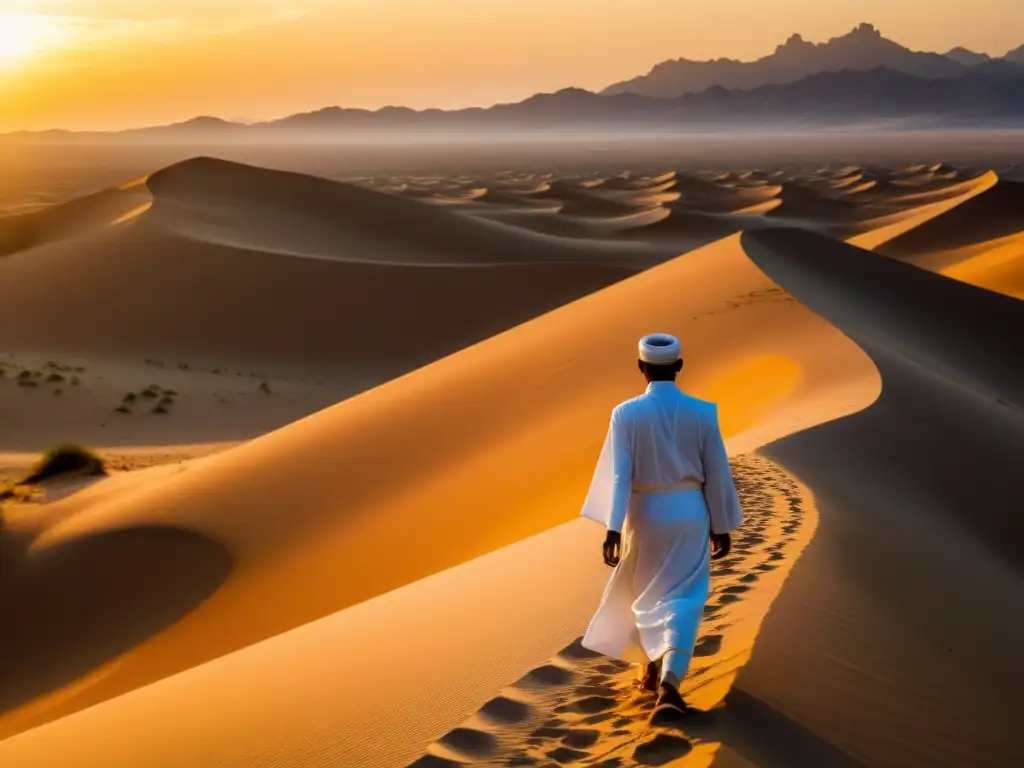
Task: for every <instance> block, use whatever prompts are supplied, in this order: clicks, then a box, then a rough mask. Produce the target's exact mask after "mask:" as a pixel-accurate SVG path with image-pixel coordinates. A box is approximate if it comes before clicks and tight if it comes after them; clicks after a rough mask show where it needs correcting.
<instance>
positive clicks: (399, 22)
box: [0, 0, 1024, 132]
mask: <svg viewBox="0 0 1024 768" xmlns="http://www.w3.org/2000/svg"><path fill="white" fill-rule="evenodd" d="M208 5H209V4H207V3H203V2H199V0H182V1H181V2H176V3H170V2H157V1H154V2H148V3H146V4H144V5H143V4H138V3H129V2H126V1H125V0H113V1H104V2H100V0H2V1H0V132H9V131H17V130H46V129H51V128H63V129H69V130H121V129H126V128H133V127H142V126H147V125H153V124H164V123H171V122H179V121H183V120H188V119H189V118H192V117H195V116H198V115H211V116H216V117H221V118H224V119H239V118H244V119H248V120H268V119H274V118H279V117H282V116H285V115H289V114H293V113H296V112H303V111H310V110H315V109H319V108H322V107H326V106H332V105H340V106H346V107H355V108H366V109H377V108H380V107H384V106H389V105H395V106H406V107H411V108H415V109H422V108H428V107H435V108H441V109H457V108H462V107H470V106H483V107H486V106H491V105H493V104H495V103H508V102H515V101H519V100H521V99H523V98H526V97H528V96H530V95H532V94H534V93H538V92H551V91H556V90H559V89H561V88H566V87H572V86H574V87H581V88H587V89H589V90H600V89H601V88H603V87H605V86H607V85H609V84H611V83H613V82H616V81H618V80H622V79H626V78H629V77H633V76H636V75H638V74H642V73H645V72H647V71H648V70H650V68H651V67H652V66H653V65H654V64H656V63H658V62H660V61H664V60H666V59H672V58H680V57H685V58H690V59H695V60H706V59H713V58H719V57H727V58H735V59H740V60H753V59H756V58H759V57H762V56H765V55H767V54H770V53H771V52H772V51H773V50H774V49H775V47H776V46H777V45H778V44H780V43H782V42H784V41H785V39H786V38H788V37H789V36H790V35H791V34H794V33H798V34H801V35H802V36H803V37H804V38H805V39H807V40H810V41H813V42H824V41H826V40H828V39H830V38H833V37H836V36H839V35H842V34H845V33H846V32H848V31H849V30H850V29H852V28H853V27H855V26H856V25H857V24H859V23H862V22H867V23H871V24H874V25H875V26H876V27H877V28H878V29H879V30H880V31H881V32H882V34H884V35H885V36H886V37H889V38H891V39H893V40H896V41H897V42H899V43H901V44H903V45H906V46H908V47H910V48H913V49H917V50H927V51H936V52H945V51H948V50H949V49H951V48H953V47H955V46H966V47H968V48H971V49H972V50H975V51H978V52H983V53H988V54H990V55H992V56H1002V55H1004V54H1005V53H1006V52H1007V51H1009V50H1011V49H1014V48H1016V47H1017V46H1019V45H1020V44H1021V43H1024V5H1022V4H1020V3H1019V2H1016V0H976V1H975V2H967V0H955V1H954V2H948V3H945V4H943V5H942V6H936V7H932V8H929V9H928V24H922V23H921V14H922V13H923V11H922V9H921V7H920V4H919V3H916V2H913V0H900V1H897V2H886V1H885V0H862V1H861V2H855V3H847V4H844V5H843V6H842V7H833V6H831V5H829V6H828V7H822V4H821V3H820V2H817V0H780V1H779V2H777V3H775V4H773V5H772V7H771V12H770V13H767V12H765V8H764V6H763V4H761V3H759V2H755V1H754V0H722V1H721V2H717V3H715V4H714V6H713V7H711V6H709V5H704V6H700V7H696V6H685V5H683V4H680V3H677V2H673V1H672V0H637V2H634V3H630V4H628V5H626V4H621V3H610V2H607V3H594V2H585V1H584V0H551V1H550V2H543V3H542V2H540V0H518V2H512V0H493V2H489V3H487V4H486V5H484V4H481V3H476V2H470V1H469V0H440V2H437V1H436V0H435V1H431V2H428V1H427V0H373V1H372V2H370V1H369V0H345V1H344V2H336V3H328V2H325V1H324V0H300V1H298V2H290V3H284V2H279V1H278V0H253V1H251V2H241V0H229V1H228V2H222V3H219V4H217V7H216V8H210V7H208ZM737 19H739V20H741V22H739V23H737V21H736V20H737ZM754 19H756V23H755V22H754ZM567 29H572V31H573V34H572V35H571V36H566V30H567Z"/></svg>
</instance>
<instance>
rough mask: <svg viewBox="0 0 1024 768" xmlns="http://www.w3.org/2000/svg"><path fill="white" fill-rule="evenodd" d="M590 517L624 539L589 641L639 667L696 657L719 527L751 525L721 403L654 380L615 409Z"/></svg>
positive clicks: (587, 509)
mask: <svg viewBox="0 0 1024 768" xmlns="http://www.w3.org/2000/svg"><path fill="white" fill-rule="evenodd" d="M582 514H583V516H584V517H588V518H590V519H591V520H594V521H596V522H598V523H601V524H602V525H604V526H606V527H607V528H608V529H609V530H612V531H620V532H622V534H623V547H622V553H621V555H622V559H621V562H620V563H619V565H618V567H616V569H615V570H614V572H613V573H612V576H611V579H610V580H609V582H608V586H607V588H606V589H605V593H604V597H603V598H602V599H601V604H600V606H599V607H598V609H597V613H596V614H595V615H594V618H593V620H592V621H591V623H590V627H589V628H588V629H587V633H586V635H585V636H584V638H583V645H584V646H585V647H586V648H589V649H591V650H593V651H597V652H599V653H603V654H605V655H607V656H610V657H612V658H617V659H621V660H623V661H627V662H632V663H635V664H646V663H647V662H648V661H653V660H657V659H660V658H661V657H662V656H663V655H664V654H665V653H666V652H667V651H669V650H675V651H680V652H683V653H686V654H688V655H692V653H693V646H694V644H695V643H696V640H697V631H698V628H699V626H700V621H701V617H702V616H703V611H704V604H705V602H707V598H708V589H709V579H710V564H709V542H708V533H709V527H710V530H712V531H714V532H715V533H726V532H728V531H731V530H732V529H734V528H736V527H738V526H739V525H740V524H741V523H742V522H743V515H742V511H741V510H740V504H739V499H738V497H737V495H736V487H735V485H734V483H733V479H732V473H731V471H730V468H729V459H728V457H727V455H726V452H725V444H724V442H723V440H722V434H721V431H720V429H719V426H718V411H717V408H716V407H715V405H714V404H713V403H708V402H704V401H702V400H697V399H696V398H693V397H689V396H688V395H685V394H684V393H682V392H681V391H680V390H679V388H678V387H676V385H675V383H673V382H654V383H652V384H651V385H650V386H648V387H647V391H646V393H644V394H643V395H641V396H640V397H637V398H634V399H632V400H628V401H626V402H625V403H622V404H621V405H619V406H618V407H617V408H615V410H614V411H613V412H612V418H611V424H610V425H609V428H608V436H607V437H606V439H605V443H604V447H603V448H602V450H601V456H600V458H599V459H598V462H597V469H596V470H595V472H594V478H593V480H592V482H591V485H590V492H589V493H588V494H587V499H586V501H585V502H584V505H583V512H582Z"/></svg>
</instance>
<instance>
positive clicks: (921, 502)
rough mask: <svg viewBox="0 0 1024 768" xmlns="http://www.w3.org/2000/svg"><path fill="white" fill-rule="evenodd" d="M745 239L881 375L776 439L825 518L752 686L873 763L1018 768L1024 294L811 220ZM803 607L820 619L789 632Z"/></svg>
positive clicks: (764, 643) (762, 647) (745, 676)
mask: <svg viewBox="0 0 1024 768" xmlns="http://www.w3.org/2000/svg"><path fill="white" fill-rule="evenodd" d="M745 242H746V243H747V248H748V251H749V252H750V254H751V256H752V257H753V258H754V260H755V261H756V262H757V263H758V264H759V265H760V266H761V267H762V268H764V269H765V270H766V271H767V272H768V273H769V274H770V275H772V276H773V277H774V278H775V279H777V280H779V281H780V282H781V283H782V284H784V285H785V286H786V287H787V288H788V289H790V290H791V291H793V293H794V294H795V295H796V296H797V297H798V298H801V299H802V300H804V301H806V302H807V303H808V304H809V306H810V307H811V308H812V309H815V310H816V311H818V312H820V313H821V314H822V315H823V316H825V317H826V318H828V319H830V320H832V321H833V322H835V323H836V324H837V325H839V326H840V327H841V328H843V329H844V330H845V331H846V332H847V333H848V334H849V335H850V336H851V338H853V339H854V340H855V341H857V342H858V343H859V344H860V345H861V346H862V347H863V348H864V349H865V350H866V351H867V352H868V353H869V354H871V356H872V358H873V359H874V361H875V363H876V365H877V366H878V368H879V371H880V373H881V375H882V387H883V389H882V396H881V398H880V400H879V401H878V402H877V403H876V404H875V405H873V406H872V407H871V408H869V409H867V410H865V411H863V412H862V413H859V414H857V415H855V416H852V417H850V418H849V419H844V420H840V421H836V422H833V423H830V424H827V425H824V426H822V427H818V428H816V429H812V430H810V431H808V432H806V433H803V434H800V435H794V436H792V437H789V438H786V439H785V440H782V441H781V442H779V443H776V444H775V445H773V446H770V447H769V448H768V455H770V456H771V457H773V458H775V459H776V460H778V461H781V462H782V463H783V464H784V465H786V466H787V467H790V468H791V469H792V470H793V471H794V472H795V473H796V474H797V476H798V477H800V478H801V480H803V481H804V482H806V483H808V484H809V485H810V486H811V488H812V489H814V491H815V495H816V496H817V498H818V503H819V506H820V507H821V509H822V517H821V520H822V522H821V526H820V529H819V532H818V534H817V535H816V537H815V539H814V541H813V542H812V543H811V545H810V547H809V548H808V551H807V553H806V554H805V555H804V558H803V560H802V561H801V563H800V564H799V565H798V567H797V568H796V569H794V572H793V575H792V577H791V580H790V584H791V585H790V584H787V588H786V591H785V592H783V594H782V596H781V598H780V600H779V601H777V603H776V607H774V608H773V613H772V616H770V617H769V620H768V621H767V622H766V624H765V631H764V633H763V635H762V637H761V639H760V640H759V641H758V648H757V652H755V654H754V657H753V659H752V662H751V664H750V665H749V666H748V667H747V668H746V669H745V670H744V672H743V673H742V674H741V676H740V679H739V684H740V685H741V686H742V687H744V688H746V689H747V690H749V691H750V692H751V693H753V694H754V695H761V696H765V697H768V696H770V700H771V701H772V702H773V703H775V704H776V705H777V706H779V707H780V708H781V709H782V710H783V711H785V712H787V713H790V714H791V715H793V714H797V715H798V716H799V719H800V720H801V721H802V722H803V723H805V724H806V725H808V726H809V727H811V728H812V729H813V730H814V731H815V732H816V733H819V734H821V735H824V736H826V737H827V738H829V740H830V741H832V742H833V743H835V744H837V745H839V746H841V747H843V748H844V749H846V750H847V751H849V752H850V753H851V754H854V755H858V756H860V757H861V758H862V759H863V760H864V761H866V762H867V763H869V764H893V765H897V764H900V765H910V764H915V765H916V764H921V765H925V764H927V765H961V764H984V765H1012V764H1013V763H1015V762H1016V761H1017V759H1018V757H1019V755H1020V750H1021V748H1022V747H1024V741H1022V740H1021V736H1020V733H1019V730H1018V729H1016V728H1014V727H1012V725H1011V724H1010V723H1011V719H1012V715H1011V712H1013V710H1014V706H1015V705H1014V701H1015V700H1016V699H1017V698H1018V696H1019V682H1020V681H1019V675H1017V674H1016V673H1010V674H1007V673H1008V672H1009V671H1011V670H1016V669H1018V668H1019V662H1018V660H1017V659H1016V651H1015V650H1014V649H1015V648H1017V647H1019V645H1020V643H1021V640H1022V639H1024V622H1022V619H1021V617H1022V614H1021V612H1020V610H1019V607H1020V606H1021V605H1022V604H1024V602H1022V601H1024V592H1022V588H1021V582H1020V578H1019V568H1020V565H1021V562H1022V560H1021V557H1022V554H1024V553H1022V550H1021V548H1020V546H1019V541H1020V533H1021V531H1020V519H1019V516H1018V515H1016V514H1015V513H1014V512H1013V510H1015V509H1017V508H1019V506H1020V489H1019V486H1018V484H1017V482H1016V478H1015V476H1014V472H1013V469H1012V467H1013V466H1014V464H1015V463H1016V458H1015V457H1016V456H1019V455H1021V451H1022V450H1024V429H1022V428H1024V420H1022V403H1024V389H1022V387H1021V379H1020V376H1019V374H1018V373H1017V372H1016V364H1015V362H1014V361H1015V360H1018V359H1020V356H1021V354H1022V353H1024V348H1022V346H1021V345H1022V339H1021V336H1020V334H1018V333H1015V331H1014V330H1013V329H1014V328H1016V327H1019V326H1020V324H1021V322H1022V320H1024V309H1022V306H1021V304H1020V302H1017V301H1014V300H1011V299H1008V298H1004V297H1002V296H998V295H995V294H991V293H988V292H986V291H980V290H978V289H975V288H973V287H971V286H967V285H963V284H960V283H957V282H955V281H952V280H948V279H944V278H942V277H939V276H933V275H930V274H928V273H925V272H922V271H920V270H916V269H915V268H913V267H910V266H907V265H902V264H899V263H896V262H894V261H891V260H886V259H883V258H881V257H875V256H872V255H870V254H867V253H865V252H863V251H859V250H857V249H853V248H850V247H844V246H842V245H840V244H835V243H831V242H829V241H827V240H823V239H821V238H818V237H815V236H813V235H810V234H805V233H798V232H781V231H777V232H760V233H755V234H751V235H749V236H747V237H745ZM863 478H870V479H871V480H870V482H864V480H863ZM982 510H984V511H982ZM805 563H806V567H804V564H805ZM866 595H870V596H871V597H870V599H869V600H865V599H864V598H865V596H866ZM979 596H984V597H983V598H981V599H982V600H983V601H984V604H985V606H986V607H985V609H983V610H981V611H979V610H975V609H974V607H975V606H977V605H978V602H977V601H978V600H979ZM825 616H828V617H830V618H828V619H827V620H826V619H825ZM800 617H803V621H804V622H808V623H806V624H802V626H806V627H808V628H810V627H813V629H809V630H808V631H806V632H800V633H793V632H792V631H789V630H788V629H787V627H788V626H792V624H791V623H790V622H792V621H794V620H800ZM993 637H1000V638H1003V640H1001V641H1000V642H998V643H992V642H990V639H991V638H993ZM825 648H829V649H830V650H829V651H828V652H823V649H825ZM844 659H850V660H852V659H856V660H857V661H856V669H853V668H851V667H850V666H848V665H846V664H844V661H843V660H844ZM783 680H785V685H780V681H783ZM824 680H827V681H829V682H828V684H827V691H828V692H827V697H826V698H824V699H823V698H822V693H823V690H822V685H823V681H824ZM866 680H871V681H872V682H871V683H870V684H865V681H866ZM824 701H827V702H828V706H823V702H824ZM925 702H927V703H926V704H925ZM963 702H970V712H971V714H970V716H969V717H965V716H964V711H963V709H962V704H963ZM851 708H855V709H856V711H857V712H858V713H859V714H858V717H857V718H856V719H851V718H849V717H848V716H846V715H845V714H844V713H848V712H849V711H851ZM894 723H899V726H898V727H893V724H894ZM868 734H870V736H868Z"/></svg>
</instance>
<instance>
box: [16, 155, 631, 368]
mask: <svg viewBox="0 0 1024 768" xmlns="http://www.w3.org/2000/svg"><path fill="white" fill-rule="evenodd" d="M148 183H149V187H150V188H151V189H152V191H153V194H154V199H155V200H154V205H153V208H152V210H150V211H149V212H147V213H145V214H143V215H141V216H139V217H137V218H135V219H134V220H132V221H130V222H126V223H123V224H120V225H117V226H114V227H106V228H104V229H103V230H100V231H92V232H90V233H89V235H88V237H80V238H74V239H69V240H64V241H63V242H59V243H55V244H51V245H47V246H44V247H41V248H35V249H32V250H28V251H25V252H22V253H18V254H16V255H14V256H10V257H8V258H5V259H3V260H2V261H0V346H2V347H3V349H4V350H12V351H20V352H23V353H32V354H64V355H74V356H75V357H79V358H86V359H99V360H103V359H107V360H109V359H117V360H125V359H131V360H135V361H138V362H141V361H142V360H145V359H151V358H156V359H161V360H165V361H185V362H188V363H189V364H190V365H192V366H203V367H206V368H209V369H213V368H215V367H218V366H226V365H227V366H231V367H232V368H233V369H234V368H235V367H236V366H244V367H243V370H246V371H249V370H254V369H256V370H259V369H260V368H263V369H266V368H271V369H272V370H274V371H275V372H278V373H285V372H295V371H301V372H303V373H309V372H311V371H313V372H318V373H330V374H332V375H333V376H334V377H335V378H337V379H339V380H346V379H349V380H358V381H359V382H360V383H361V384H362V385H364V386H365V381H366V380H370V381H380V380H383V379H386V378H388V377H390V376H393V375H396V374H398V373H401V372H404V371H407V370H409V369H410V368H413V367H416V366H417V365H421V364H424V363H426V362H430V361H432V360H434V359H436V358H437V357H439V356H442V355H443V354H446V353H448V352H452V351H454V350H456V349H458V348H460V347H462V346H465V345H466V344H468V343H472V342H474V341H478V340H480V339H482V338H485V337H487V336H488V335H491V334H493V333H496V332H498V331H500V330H504V329H505V328H507V327H509V326H510V325H514V324H515V323H517V322H521V321H523V320H526V319H529V318H530V317H532V316H534V315H536V314H539V313H540V312H543V311H545V310H547V309H551V308H553V307H554V306H557V305H559V304H561V303H564V302H565V301H567V300H571V299H573V298H576V297H579V296H581V295H584V294H586V293H588V292H590V291H592V290H595V289H597V288H599V287H603V286H605V285H608V284H609V283H611V282H614V281H616V280H618V279H621V278H622V277H625V276H627V275H629V274H631V273H632V272H633V271H635V269H636V268H637V266H636V265H633V266H628V267H626V266H622V258H623V254H624V253H627V255H628V252H630V251H629V249H630V248H632V249H633V250H632V252H633V253H637V252H640V251H638V250H637V249H636V248H635V247H633V246H631V245H628V244H625V245H623V246H622V247H620V248H618V249H615V248H612V249H611V250H609V251H607V252H601V251H600V250H599V251H598V252H596V253H595V251H594V249H593V248H585V249H584V248H582V247H580V246H576V245H574V244H573V242H572V241H566V240H554V239H551V238H548V239H545V238H543V237H540V236H537V235H534V234H531V233H529V232H526V231H525V230H514V229H510V228H508V227H502V226H500V225H497V224H493V223H491V222H485V221H478V220H473V219H470V218H467V217H464V216H461V215H459V214H455V213H451V212H448V211H445V210H440V209H437V208H435V207H431V206H427V205H425V204H422V203H418V202H416V201H412V200H402V199H399V198H395V197H391V196H386V195H382V194H380V193H376V192H372V191H369V190H365V189H360V188H356V187H351V186H346V185H341V184H337V183H335V182H329V181H326V180H323V179H314V178H313V177H308V176H301V175H298V174H285V173H280V172H274V171H264V170H260V169H253V168H247V167H245V166H236V165H233V164H228V163H224V162H220V161H192V162H189V163H183V164H181V165H179V166H174V167H172V168H170V169H167V170H165V171H162V172H160V173H157V174H154V175H153V177H152V178H150V180H149V182H148ZM44 213H46V212H44ZM641 250H642V249H641ZM286 253H287V254H301V255H305V256H307V257H315V258H292V257H290V256H286V255H283V254H286ZM645 258H648V257H645ZM627 260H628V259H627ZM580 261H587V262H588V263H586V264H580V263H577V262H580ZM442 262H446V263H449V262H456V263H458V266H450V267H441V266H439V264H440V263H442ZM645 263H646V262H645ZM396 264H401V265H402V266H401V267H397V266H395V265H396ZM83 285H88V286H89V290H88V291H83V290H82V286H83ZM282 286H288V290H287V291H283V290H282ZM96 307H103V311H102V312H98V311H96ZM395 339H401V340H402V342H401V344H398V343H396V342H395V341H394V340H395ZM254 367H255V368H254Z"/></svg>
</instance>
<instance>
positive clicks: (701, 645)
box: [693, 635, 722, 659]
mask: <svg viewBox="0 0 1024 768" xmlns="http://www.w3.org/2000/svg"><path fill="white" fill-rule="evenodd" d="M721 649H722V636H721V635H705V636H704V637H702V638H701V639H700V640H699V641H697V645H696V647H695V648H694V649H693V656H694V658H698V659H699V658H703V657H705V656H714V655H715V654H716V653H718V652H719V651H720V650H721Z"/></svg>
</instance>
